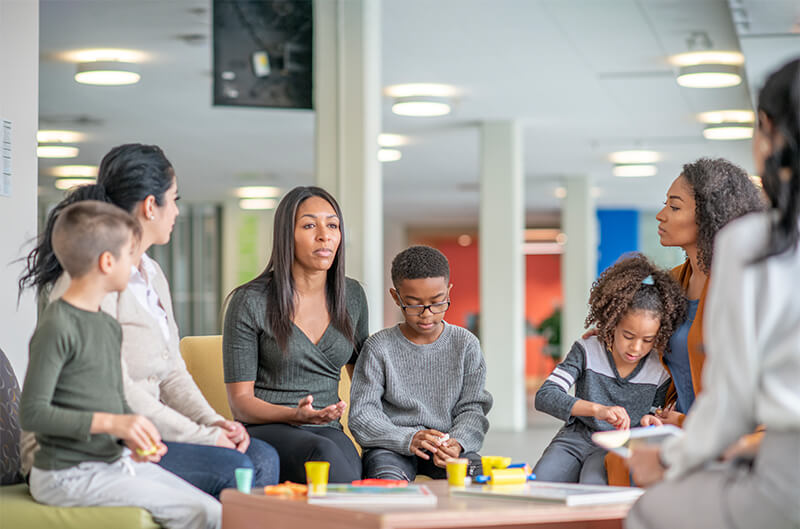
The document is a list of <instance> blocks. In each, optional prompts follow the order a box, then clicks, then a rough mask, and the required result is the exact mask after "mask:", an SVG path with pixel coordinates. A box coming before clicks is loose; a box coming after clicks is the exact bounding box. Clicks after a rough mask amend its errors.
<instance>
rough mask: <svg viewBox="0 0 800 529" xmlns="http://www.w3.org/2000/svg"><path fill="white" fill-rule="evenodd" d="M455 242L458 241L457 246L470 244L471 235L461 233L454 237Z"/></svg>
mask: <svg viewBox="0 0 800 529" xmlns="http://www.w3.org/2000/svg"><path fill="white" fill-rule="evenodd" d="M456 242H458V245H459V246H463V247H467V246H469V245H470V244H472V237H470V236H469V235H468V234H466V233H462V234H461V235H459V236H458V239H456Z"/></svg>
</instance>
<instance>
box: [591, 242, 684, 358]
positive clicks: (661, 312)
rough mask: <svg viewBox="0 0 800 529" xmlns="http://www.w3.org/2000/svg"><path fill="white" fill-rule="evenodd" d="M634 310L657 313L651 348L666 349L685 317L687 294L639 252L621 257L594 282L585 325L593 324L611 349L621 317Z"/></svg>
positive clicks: (665, 350) (663, 350) (665, 272)
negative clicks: (685, 295)
mask: <svg viewBox="0 0 800 529" xmlns="http://www.w3.org/2000/svg"><path fill="white" fill-rule="evenodd" d="M648 276H649V277H650V278H652V280H653V284H652V285H650V284H645V283H643V281H644V280H645V279H646V278H647V277H648ZM648 282H649V281H648ZM637 310H645V311H648V312H652V313H654V314H656V315H657V316H658V318H659V320H660V321H661V326H660V327H659V329H658V334H657V335H656V338H655V341H654V343H653V348H654V349H655V350H656V351H661V352H667V347H668V344H669V338H670V336H672V333H673V332H675V329H677V327H678V326H679V325H680V324H681V323H682V322H683V321H684V320H685V319H686V298H685V297H684V294H683V290H682V289H681V286H680V285H679V284H678V283H677V281H675V280H674V279H673V278H672V276H671V275H670V274H669V272H668V271H666V270H661V269H660V268H658V267H657V266H656V265H654V264H653V263H652V262H650V260H649V259H647V257H645V256H644V255H642V254H640V253H635V254H632V255H630V256H627V257H622V258H621V259H620V260H619V261H617V262H616V263H615V264H614V265H613V266H610V267H608V268H606V269H605V271H604V272H603V273H602V274H600V277H599V278H597V281H595V282H594V284H593V285H592V290H591V293H590V294H589V315H588V316H587V317H586V326H587V327H590V326H592V325H595V326H596V327H597V334H598V337H599V338H600V339H601V340H602V341H603V342H604V343H605V344H606V346H607V347H608V348H609V349H610V348H611V345H612V344H613V343H614V329H615V328H616V326H617V325H618V324H619V322H620V320H621V319H622V318H623V317H624V316H625V315H626V314H627V313H628V312H631V311H637Z"/></svg>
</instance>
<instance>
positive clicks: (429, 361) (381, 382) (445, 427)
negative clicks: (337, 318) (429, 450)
mask: <svg viewBox="0 0 800 529" xmlns="http://www.w3.org/2000/svg"><path fill="white" fill-rule="evenodd" d="M485 380H486V364H485V363H484V361H483V354H482V353H481V348H480V343H479V342H478V339H477V338H476V337H475V336H474V335H473V334H472V333H471V332H469V331H468V330H466V329H464V328H462V327H457V326H455V325H450V324H448V323H446V322H445V323H444V329H443V330H442V333H441V335H439V338H437V340H436V341H435V342H433V343H431V344H426V345H418V344H415V343H413V342H411V341H409V340H408V339H407V338H406V337H405V336H403V333H402V331H401V330H400V327H399V326H394V327H390V328H388V329H384V330H382V331H379V332H377V333H375V334H373V335H372V336H371V337H370V338H369V339H367V341H366V342H365V343H364V348H363V349H362V351H361V355H359V358H358V361H357V362H356V368H355V373H354V374H353V385H352V389H351V392H350V406H351V408H350V418H349V425H350V431H351V432H352V433H353V436H354V437H355V438H356V441H358V442H359V443H360V444H361V446H363V447H365V448H387V449H389V450H393V451H395V452H397V453H400V454H404V455H411V452H410V450H409V446H410V444H411V438H412V437H413V436H414V434H415V433H416V432H418V431H419V430H424V429H428V428H434V429H436V430H439V431H441V432H446V433H449V434H450V437H452V438H454V439H456V440H457V441H458V442H459V443H461V446H462V447H464V451H465V452H477V451H478V450H480V448H481V445H482V444H483V437H484V435H485V434H486V431H487V430H488V429H489V421H488V420H487V418H486V414H487V413H488V411H489V409H490V408H491V407H492V396H491V395H490V394H489V392H488V391H486V390H485V389H484V387H483V386H484V382H485Z"/></svg>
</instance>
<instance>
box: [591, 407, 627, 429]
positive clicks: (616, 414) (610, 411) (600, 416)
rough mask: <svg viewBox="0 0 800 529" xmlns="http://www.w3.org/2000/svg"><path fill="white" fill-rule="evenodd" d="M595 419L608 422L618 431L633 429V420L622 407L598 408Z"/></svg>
mask: <svg viewBox="0 0 800 529" xmlns="http://www.w3.org/2000/svg"><path fill="white" fill-rule="evenodd" d="M594 417H595V419H597V420H599V421H606V422H607V423H609V424H610V425H611V426H613V427H614V428H616V429H617V430H627V429H628V428H630V427H631V418H630V417H628V412H627V411H625V408H623V407H622V406H598V407H597V412H595V415H594Z"/></svg>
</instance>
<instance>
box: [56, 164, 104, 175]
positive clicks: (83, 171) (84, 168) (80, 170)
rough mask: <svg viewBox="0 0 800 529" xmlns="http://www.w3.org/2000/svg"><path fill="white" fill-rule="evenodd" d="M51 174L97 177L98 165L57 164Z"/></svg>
mask: <svg viewBox="0 0 800 529" xmlns="http://www.w3.org/2000/svg"><path fill="white" fill-rule="evenodd" d="M50 174H51V175H53V176H57V177H62V178H70V177H73V178H77V177H83V178H96V177H97V166H96V165H57V166H56V167H53V169H52V170H51V171H50Z"/></svg>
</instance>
